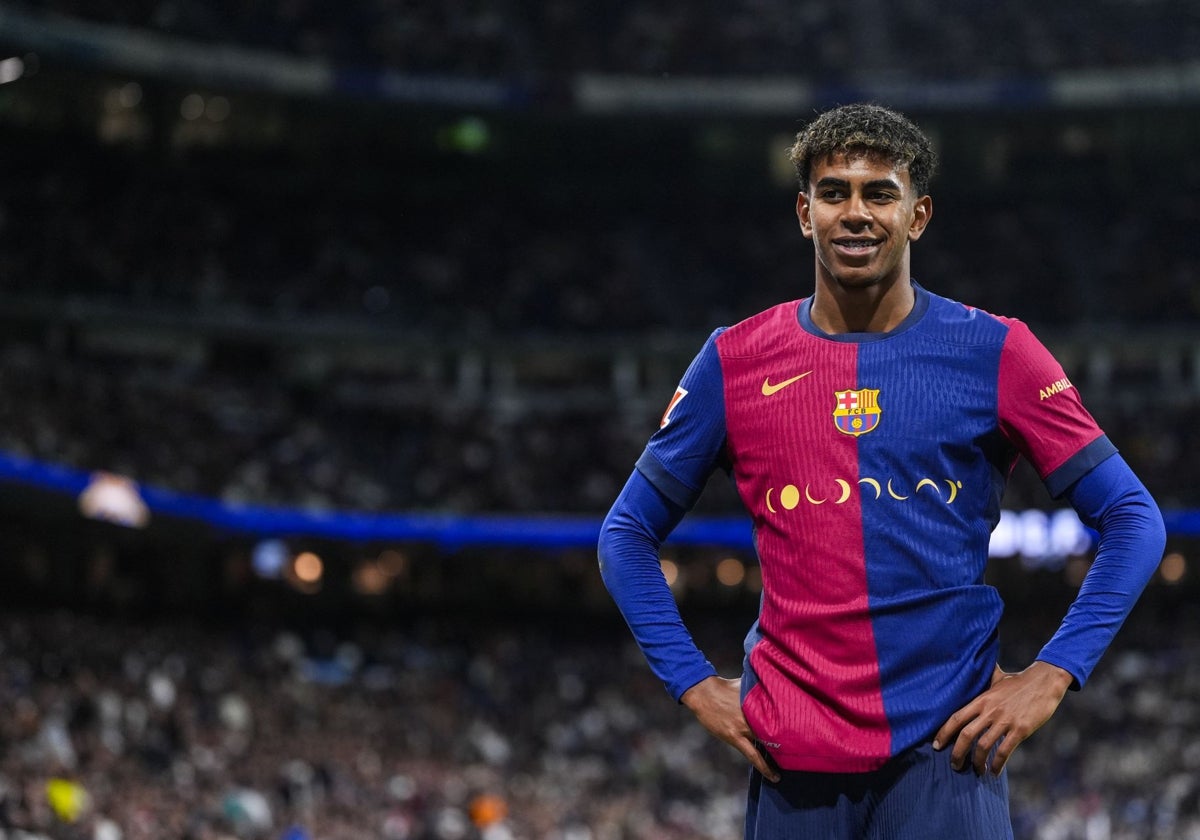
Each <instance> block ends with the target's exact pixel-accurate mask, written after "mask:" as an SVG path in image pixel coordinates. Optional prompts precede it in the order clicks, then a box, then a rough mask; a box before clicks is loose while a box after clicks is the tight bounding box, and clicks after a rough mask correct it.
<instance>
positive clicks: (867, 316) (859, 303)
mask: <svg viewBox="0 0 1200 840" xmlns="http://www.w3.org/2000/svg"><path fill="white" fill-rule="evenodd" d="M916 299H917V295H916V292H915V291H914V290H913V285H912V282H911V281H909V280H904V281H896V282H893V283H891V284H888V285H884V284H877V285H874V286H867V287H865V288H857V289H855V288H846V287H844V286H841V285H839V284H838V283H837V281H835V280H832V279H830V280H823V279H818V280H817V287H816V290H815V291H814V292H813V302H812V308H811V309H810V310H809V316H810V317H811V318H812V322H813V324H814V325H815V326H816V327H817V328H818V329H820V330H821V331H822V332H825V333H828V334H829V335H840V334H842V333H858V332H862V333H883V332H889V331H891V330H894V329H895V328H896V327H898V326H900V324H902V323H903V322H904V319H905V318H907V317H908V315H909V313H910V312H912V309H913V306H914V305H915V303H916Z"/></svg>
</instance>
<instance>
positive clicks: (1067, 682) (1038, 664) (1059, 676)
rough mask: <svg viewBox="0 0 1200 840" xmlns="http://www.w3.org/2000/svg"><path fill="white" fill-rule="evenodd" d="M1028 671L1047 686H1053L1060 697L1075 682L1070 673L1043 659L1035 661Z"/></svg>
mask: <svg viewBox="0 0 1200 840" xmlns="http://www.w3.org/2000/svg"><path fill="white" fill-rule="evenodd" d="M1029 670H1030V671H1031V672H1034V673H1035V674H1036V675H1037V676H1038V678H1039V679H1043V680H1045V681H1046V682H1047V684H1049V685H1051V686H1053V687H1054V689H1055V690H1056V691H1057V692H1058V694H1059V696H1060V697H1061V696H1063V695H1065V694H1066V693H1067V690H1068V689H1069V688H1070V687H1071V684H1072V683H1074V682H1075V677H1074V676H1073V675H1072V674H1071V672H1070V671H1068V670H1067V669H1065V668H1062V667H1060V666H1058V665H1054V664H1053V663H1050V662H1047V661H1045V660H1044V659H1038V660H1035V661H1034V663H1033V664H1032V665H1030V666H1029Z"/></svg>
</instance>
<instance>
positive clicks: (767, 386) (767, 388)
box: [762, 370, 812, 397]
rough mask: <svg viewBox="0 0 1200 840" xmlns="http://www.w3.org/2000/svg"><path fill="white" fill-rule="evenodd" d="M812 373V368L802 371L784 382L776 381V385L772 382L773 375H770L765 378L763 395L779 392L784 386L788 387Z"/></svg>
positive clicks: (767, 395)
mask: <svg viewBox="0 0 1200 840" xmlns="http://www.w3.org/2000/svg"><path fill="white" fill-rule="evenodd" d="M810 373H812V371H811V370H806V371H805V372H804V373H802V374H800V375H798V376H793V377H792V378H791V379H785V380H783V381H782V382H776V383H775V384H774V385H772V384H771V377H769V376H768V377H767V378H766V379H764V380H763V387H762V392H763V396H764V397H769V396H771V395H772V394H777V393H779V392H780V391H782V390H783V389H784V388H786V387H787V386H789V385H791V384H792V383H793V382H799V381H800V380H801V379H803V378H804V377H806V376H808V375H809V374H810Z"/></svg>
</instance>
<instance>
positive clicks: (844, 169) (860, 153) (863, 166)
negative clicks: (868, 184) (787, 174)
mask: <svg viewBox="0 0 1200 840" xmlns="http://www.w3.org/2000/svg"><path fill="white" fill-rule="evenodd" d="M839 172H840V173H842V174H841V175H835V174H834V173H839ZM851 173H852V174H854V175H856V176H858V177H870V178H871V179H872V180H875V179H878V178H892V179H894V180H896V181H899V182H900V183H901V184H903V185H904V186H906V187H907V186H911V185H912V179H911V177H910V175H909V171H908V164H907V163H903V162H900V161H896V160H894V159H892V158H891V157H890V156H889V155H886V154H884V153H883V152H879V151H876V150H875V149H867V148H862V147H853V148H850V149H838V150H837V151H834V152H830V153H828V154H824V155H819V156H817V157H815V158H813V160H812V164H811V165H810V168H809V179H810V180H811V181H812V182H813V183H816V182H817V181H819V180H821V178H825V177H844V176H845V175H847V174H851Z"/></svg>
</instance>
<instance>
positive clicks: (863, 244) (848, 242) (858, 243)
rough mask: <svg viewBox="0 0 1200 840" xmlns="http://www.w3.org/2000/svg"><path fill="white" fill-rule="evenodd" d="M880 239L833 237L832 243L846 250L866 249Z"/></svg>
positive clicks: (873, 245) (876, 243)
mask: <svg viewBox="0 0 1200 840" xmlns="http://www.w3.org/2000/svg"><path fill="white" fill-rule="evenodd" d="M881 241H882V240H879V239H835V240H833V244H834V245H836V246H838V247H839V248H843V249H845V250H847V251H867V250H869V249H871V248H874V247H875V246H876V245H878V244H879V243H880V242H881Z"/></svg>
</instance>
